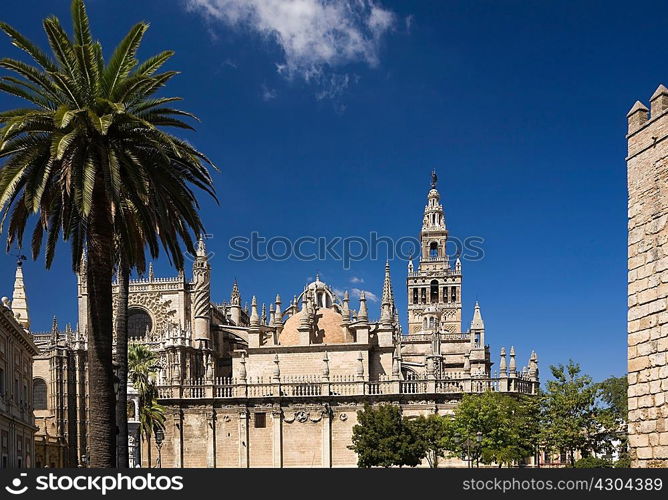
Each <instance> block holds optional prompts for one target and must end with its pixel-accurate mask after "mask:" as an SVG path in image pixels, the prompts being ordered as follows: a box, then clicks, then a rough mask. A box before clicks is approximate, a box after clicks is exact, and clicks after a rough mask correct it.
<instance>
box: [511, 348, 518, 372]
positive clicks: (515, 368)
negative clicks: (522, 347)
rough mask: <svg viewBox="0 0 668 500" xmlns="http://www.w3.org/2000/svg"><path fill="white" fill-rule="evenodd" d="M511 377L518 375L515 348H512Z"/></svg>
mask: <svg viewBox="0 0 668 500" xmlns="http://www.w3.org/2000/svg"><path fill="white" fill-rule="evenodd" d="M509 368H510V376H511V377H514V376H516V375H517V362H516V361H515V347H514V346H510V365H509Z"/></svg>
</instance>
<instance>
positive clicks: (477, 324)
mask: <svg viewBox="0 0 668 500" xmlns="http://www.w3.org/2000/svg"><path fill="white" fill-rule="evenodd" d="M484 329H485V323H484V321H483V320H482V314H480V305H479V304H478V301H477V300H476V301H475V308H474V309H473V320H472V321H471V330H484Z"/></svg>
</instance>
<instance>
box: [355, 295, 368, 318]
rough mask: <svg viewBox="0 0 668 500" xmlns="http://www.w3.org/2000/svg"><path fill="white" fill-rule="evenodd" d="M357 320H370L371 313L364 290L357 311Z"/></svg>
mask: <svg viewBox="0 0 668 500" xmlns="http://www.w3.org/2000/svg"><path fill="white" fill-rule="evenodd" d="M357 320H358V321H361V322H364V323H366V322H367V321H368V320H369V313H368V312H367V309H366V295H365V294H364V290H362V291H361V292H360V308H359V311H358V312H357Z"/></svg>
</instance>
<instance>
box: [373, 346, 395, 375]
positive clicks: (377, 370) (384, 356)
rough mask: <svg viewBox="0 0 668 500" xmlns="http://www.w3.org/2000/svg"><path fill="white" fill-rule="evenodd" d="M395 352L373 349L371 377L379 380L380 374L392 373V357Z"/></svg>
mask: <svg viewBox="0 0 668 500" xmlns="http://www.w3.org/2000/svg"><path fill="white" fill-rule="evenodd" d="M393 356H394V352H378V351H372V352H371V358H370V379H371V380H378V378H379V377H380V376H390V375H392V361H393V360H392V358H393Z"/></svg>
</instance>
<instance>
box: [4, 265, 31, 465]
mask: <svg viewBox="0 0 668 500" xmlns="http://www.w3.org/2000/svg"><path fill="white" fill-rule="evenodd" d="M13 297H14V300H13V301H12V302H10V300H9V299H8V298H7V297H3V299H2V304H0V469H7V468H19V469H20V468H24V467H34V466H35V465H36V462H35V446H34V439H35V438H34V436H35V431H36V427H35V420H34V418H33V383H32V381H33V369H32V358H33V356H34V355H36V354H37V348H36V346H35V344H34V342H33V340H32V338H31V336H30V333H29V332H28V328H30V317H29V315H28V305H27V302H26V297H25V289H24V286H23V268H22V266H21V262H20V261H19V265H18V267H17V269H16V282H15V285H14V295H13ZM40 389H41V388H39V387H38V388H37V391H38V395H39V394H41V393H40ZM37 465H40V464H39V461H37Z"/></svg>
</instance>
